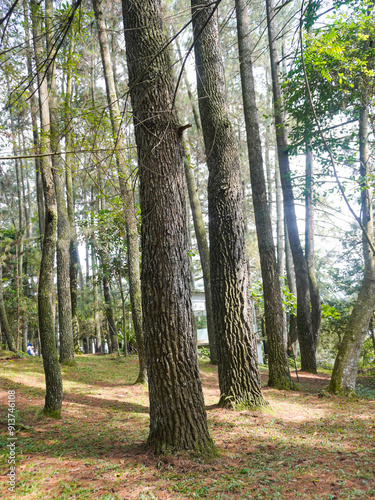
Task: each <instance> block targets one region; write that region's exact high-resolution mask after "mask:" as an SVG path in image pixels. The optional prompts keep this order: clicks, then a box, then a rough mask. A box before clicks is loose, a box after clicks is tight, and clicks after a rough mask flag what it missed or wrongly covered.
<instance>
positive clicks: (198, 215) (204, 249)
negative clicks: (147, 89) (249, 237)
mask: <svg viewBox="0 0 375 500" xmlns="http://www.w3.org/2000/svg"><path fill="white" fill-rule="evenodd" d="M176 45H177V50H178V56H179V58H180V59H182V52H181V48H180V45H179V43H178V38H176ZM184 81H185V86H186V88H187V92H188V96H189V101H190V105H191V108H192V111H193V116H194V122H195V126H196V129H197V131H199V132H201V131H202V127H201V123H200V120H199V115H198V111H197V109H196V106H195V104H194V100H193V94H192V92H191V88H190V83H189V80H188V78H187V77H186V73H185V72H184ZM185 148H188V145H187V143H185ZM189 157H190V154H187V151H186V150H185V156H184V168H185V178H186V184H187V188H188V194H189V201H190V207H191V212H192V215H193V223H194V231H195V237H196V239H197V244H198V251H199V258H200V261H201V266H202V273H203V282H204V290H205V301H206V313H207V333H208V343H209V347H210V361H211V363H212V364H214V365H217V347H216V334H215V321H214V311H213V306H212V292H211V270H210V250H209V246H208V241H207V234H206V229H205V226H204V222H203V217H202V210H201V204H200V200H199V196H198V188H197V185H196V182H195V177H194V169H193V167H192V165H191V163H190V161H189Z"/></svg>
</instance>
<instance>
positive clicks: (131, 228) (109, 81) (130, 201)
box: [93, 0, 147, 384]
mask: <svg viewBox="0 0 375 500" xmlns="http://www.w3.org/2000/svg"><path fill="white" fill-rule="evenodd" d="M93 6H94V11H95V18H96V23H97V27H98V35H99V43H100V51H101V56H102V63H103V70H104V79H105V83H106V89H107V102H108V107H109V111H110V115H111V125H112V134H113V139H114V144H115V151H114V154H115V158H116V164H117V170H118V178H119V184H120V192H121V198H122V201H123V204H124V218H125V227H126V240H127V249H128V273H129V291H130V302H131V306H132V317H133V324H134V331H135V335H136V339H137V347H138V357H139V374H138V379H137V381H136V383H141V384H142V383H147V363H146V353H145V347H144V338H143V329H142V294H141V281H140V271H139V264H140V258H139V241H138V227H137V217H136V213H135V208H134V198H133V191H132V189H131V186H130V185H129V182H128V177H129V176H128V173H127V167H126V162H125V158H124V152H123V151H120V150H121V149H122V150H123V149H125V141H124V137H123V133H122V130H121V122H122V118H121V112H120V107H119V103H118V97H117V92H116V86H115V81H114V76H113V75H114V73H113V68H112V60H111V53H110V49H109V43H108V35H107V27H106V23H105V19H104V15H103V9H102V6H103V1H102V0H93Z"/></svg>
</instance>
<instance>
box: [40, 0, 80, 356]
mask: <svg viewBox="0 0 375 500" xmlns="http://www.w3.org/2000/svg"><path fill="white" fill-rule="evenodd" d="M46 33H47V51H48V54H49V56H48V57H49V58H50V59H52V57H53V56H54V49H53V42H54V39H55V36H54V19H53V5H52V0H46ZM48 81H49V83H50V89H49V110H50V134H51V135H50V137H51V150H52V152H53V153H56V152H59V151H60V147H59V143H60V130H59V123H60V119H59V112H58V104H57V89H56V78H55V70H54V63H52V64H51V66H50V69H49V70H48ZM63 171H64V168H63V164H62V161H61V155H59V154H58V155H53V156H52V172H53V180H54V184H55V194H56V202H57V242H56V262H57V298H58V307H59V309H58V310H59V334H60V363H62V364H64V365H75V359H74V340H73V324H72V302H71V297H70V255H69V248H70V224H69V218H68V211H67V208H66V202H65V183H64V176H63Z"/></svg>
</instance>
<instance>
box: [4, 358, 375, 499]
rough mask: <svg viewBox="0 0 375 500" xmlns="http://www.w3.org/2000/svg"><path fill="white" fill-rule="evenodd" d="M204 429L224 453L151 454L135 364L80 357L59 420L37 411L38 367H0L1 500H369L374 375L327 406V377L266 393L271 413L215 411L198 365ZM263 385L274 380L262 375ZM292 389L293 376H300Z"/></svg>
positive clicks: (204, 366) (306, 378)
mask: <svg viewBox="0 0 375 500" xmlns="http://www.w3.org/2000/svg"><path fill="white" fill-rule="evenodd" d="M199 363H200V370H201V378H202V384H203V389H204V396H205V402H206V407H207V416H208V425H209V429H210V433H211V436H212V438H213V440H214V442H215V446H216V448H217V450H218V451H219V455H218V456H216V457H214V458H206V459H205V458H202V457H198V456H194V455H192V454H188V453H184V454H178V455H177V456H175V455H169V456H164V457H156V456H154V455H153V453H152V450H150V448H148V447H147V446H146V441H147V437H148V426H149V414H148V412H149V408H148V404H149V403H148V392H147V388H146V387H144V386H139V385H133V383H134V381H135V380H136V378H137V373H138V365H137V359H136V357H135V356H129V357H128V358H118V357H112V356H109V355H108V356H94V355H92V356H91V355H88V356H77V366H72V367H69V366H65V367H63V368H62V374H63V383H64V400H63V408H62V414H61V420H55V419H53V418H48V417H46V416H43V415H41V414H40V411H41V410H42V408H43V404H44V373H43V366H42V361H41V360H40V359H38V358H30V357H29V358H20V359H3V360H0V380H1V390H0V396H1V406H0V425H1V427H2V433H1V434H0V445H1V450H2V452H1V455H0V469H1V472H0V473H1V474H2V477H3V479H4V478H5V481H2V482H1V483H0V497H1V498H16V499H40V498H46V499H58V500H63V499H72V498H74V499H87V500H89V499H90V500H91V499H102V500H105V499H107V500H109V499H114V500H118V499H125V498H126V499H128V498H129V499H131V498H134V499H164V498H165V499H167V498H168V499H170V498H176V499H180V498H182V499H184V498H186V499H187V498H211V499H224V498H231V499H233V498H238V499H240V498H241V499H245V498H251V499H257V498H259V499H260V498H261V499H270V500H271V499H272V500H274V499H275V498H282V499H296V498H303V499H319V500H323V499H329V498H332V499H333V498H340V499H352V498H373V497H374V496H375V487H374V481H373V477H374V463H375V451H374V446H373V439H374V432H373V431H374V428H375V405H374V401H373V400H374V399H375V397H374V393H373V386H372V384H373V381H374V377H373V374H372V373H371V374H368V373H365V374H363V376H362V375H361V379H360V380H359V385H358V387H357V397H356V398H355V399H351V400H349V401H348V400H346V399H344V398H339V397H334V396H333V397H330V398H322V397H320V394H321V391H322V389H324V387H326V386H327V384H328V381H329V375H328V374H326V373H320V374H318V375H311V374H304V373H299V379H300V383H299V387H300V391H299V392H295V391H283V390H282V391H277V390H276V389H272V388H266V387H264V396H265V399H266V400H267V401H268V402H269V406H268V407H266V408H264V409H263V410H259V409H251V408H243V409H241V410H239V411H234V410H226V409H222V408H219V407H218V405H217V403H218V401H219V396H220V393H219V388H218V380H217V367H215V366H212V365H210V364H209V362H208V359H207V358H206V357H202V359H200V361H199ZM261 376H262V382H263V386H265V385H266V383H267V371H266V369H265V368H264V367H262V368H261ZM293 380H294V381H295V376H293ZM10 389H11V390H15V393H16V413H15V414H14V415H15V417H16V429H17V431H16V436H17V446H16V452H17V459H16V472H17V479H16V492H15V494H11V496H9V495H10V494H9V492H8V491H7V487H8V484H7V482H6V478H7V476H6V474H7V472H8V471H9V465H8V463H7V460H8V458H9V452H8V449H7V434H6V433H7V428H6V423H7V391H8V390H10Z"/></svg>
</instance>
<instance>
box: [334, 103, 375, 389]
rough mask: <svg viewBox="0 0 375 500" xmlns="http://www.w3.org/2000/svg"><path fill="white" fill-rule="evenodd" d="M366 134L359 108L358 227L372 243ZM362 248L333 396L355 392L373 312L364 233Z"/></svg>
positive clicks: (371, 260)
mask: <svg viewBox="0 0 375 500" xmlns="http://www.w3.org/2000/svg"><path fill="white" fill-rule="evenodd" d="M368 135H369V130H368V107H363V108H362V109H360V113H359V148H360V149H359V162H360V176H361V179H362V181H361V208H362V224H363V227H364V229H365V231H366V232H367V236H368V237H369V239H370V241H371V242H373V241H374V222H373V213H372V202H371V192H370V188H369V184H368V183H369V175H370V165H369V163H370V162H369V149H368ZM362 247H363V255H364V261H365V271H364V279H363V283H362V285H361V289H360V291H359V295H358V298H357V301H356V303H355V304H354V307H353V311H352V313H351V315H350V318H349V322H348V325H347V327H346V330H345V334H344V337H343V339H342V342H341V344H340V346H339V352H338V353H337V357H336V361H335V365H334V367H333V372H332V377H331V381H330V384H329V387H328V390H329V391H331V392H333V393H335V394H341V393H344V394H345V393H350V392H352V391H354V390H355V384H356V380H357V373H358V363H359V357H360V354H361V350H362V347H363V342H364V340H365V338H366V335H367V333H368V330H369V323H370V320H371V318H372V314H373V311H374V309H375V257H374V254H373V251H372V248H371V246H370V244H369V242H368V240H367V238H366V236H365V234H362Z"/></svg>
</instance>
